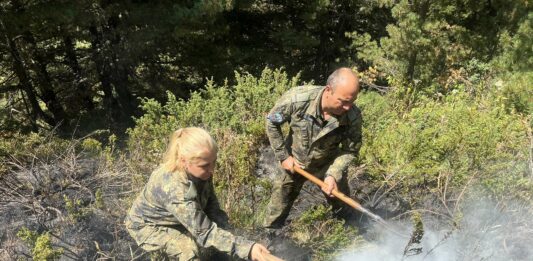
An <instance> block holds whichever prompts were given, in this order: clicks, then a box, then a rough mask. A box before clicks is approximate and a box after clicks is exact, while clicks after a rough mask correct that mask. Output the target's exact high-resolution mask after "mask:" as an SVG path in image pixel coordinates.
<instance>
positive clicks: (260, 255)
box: [250, 243, 270, 261]
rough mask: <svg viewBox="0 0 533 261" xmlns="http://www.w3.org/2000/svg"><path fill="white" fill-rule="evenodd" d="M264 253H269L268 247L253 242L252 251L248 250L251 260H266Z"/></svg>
mask: <svg viewBox="0 0 533 261" xmlns="http://www.w3.org/2000/svg"><path fill="white" fill-rule="evenodd" d="M265 254H270V251H268V249H267V248H266V247H265V246H263V245H261V244H257V243H256V244H254V246H253V247H252V251H250V259H252V260H253V261H268V259H267V257H266V256H265Z"/></svg>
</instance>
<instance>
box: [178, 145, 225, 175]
mask: <svg viewBox="0 0 533 261" xmlns="http://www.w3.org/2000/svg"><path fill="white" fill-rule="evenodd" d="M216 160H217V154H216V153H213V152H211V151H209V150H204V151H203V152H202V153H200V155H199V157H198V158H194V159H191V160H185V171H186V172H187V173H188V174H190V175H193V176H194V177H197V178H199V179H201V180H208V179H209V178H210V177H211V176H212V175H213V171H214V170H215V163H216Z"/></svg>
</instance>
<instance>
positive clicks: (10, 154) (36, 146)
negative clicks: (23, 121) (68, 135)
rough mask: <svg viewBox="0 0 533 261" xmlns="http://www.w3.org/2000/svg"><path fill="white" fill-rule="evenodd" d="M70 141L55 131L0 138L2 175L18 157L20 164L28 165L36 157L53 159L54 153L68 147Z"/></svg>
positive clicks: (16, 134)
mask: <svg viewBox="0 0 533 261" xmlns="http://www.w3.org/2000/svg"><path fill="white" fill-rule="evenodd" d="M68 145H69V144H68V142H67V141H65V140H63V139H60V138H58V137H56V136H54V133H53V132H41V133H33V132H32V133H29V134H22V133H15V134H12V135H9V136H7V137H4V138H2V139H0V163H1V165H0V176H1V175H2V174H4V173H6V172H8V171H9V170H11V169H12V166H10V165H8V162H11V161H12V160H11V159H16V161H17V163H18V164H20V165H27V164H29V163H30V162H32V161H34V160H35V159H39V160H40V161H44V162H47V161H51V160H53V159H54V158H53V155H56V154H57V153H58V152H62V151H64V150H66V149H67V147H68Z"/></svg>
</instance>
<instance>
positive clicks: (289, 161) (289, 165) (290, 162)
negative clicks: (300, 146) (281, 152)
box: [281, 156, 294, 173]
mask: <svg viewBox="0 0 533 261" xmlns="http://www.w3.org/2000/svg"><path fill="white" fill-rule="evenodd" d="M281 167H282V168H283V169H284V170H287V171H289V172H290V173H294V158H293V157H292V156H289V157H288V158H286V159H285V160H284V161H282V162H281Z"/></svg>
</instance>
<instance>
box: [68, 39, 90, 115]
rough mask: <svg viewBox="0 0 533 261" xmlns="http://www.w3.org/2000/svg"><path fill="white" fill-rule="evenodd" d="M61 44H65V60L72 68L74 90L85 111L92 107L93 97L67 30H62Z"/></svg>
mask: <svg viewBox="0 0 533 261" xmlns="http://www.w3.org/2000/svg"><path fill="white" fill-rule="evenodd" d="M62 34H63V44H64V45H65V58H66V59H65V60H66V62H67V64H68V65H69V66H70V68H71V69H72V72H73V74H74V77H75V85H76V86H77V87H78V88H77V90H76V92H77V96H78V97H79V98H80V102H81V104H82V105H83V107H84V108H85V109H86V110H87V111H92V110H93V109H94V103H93V97H92V95H91V92H90V87H89V84H88V82H87V78H86V77H83V76H82V69H81V67H80V64H79V63H78V58H77V57H76V50H75V49H74V43H73V41H72V38H71V37H70V35H68V32H66V31H64V30H62Z"/></svg>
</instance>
